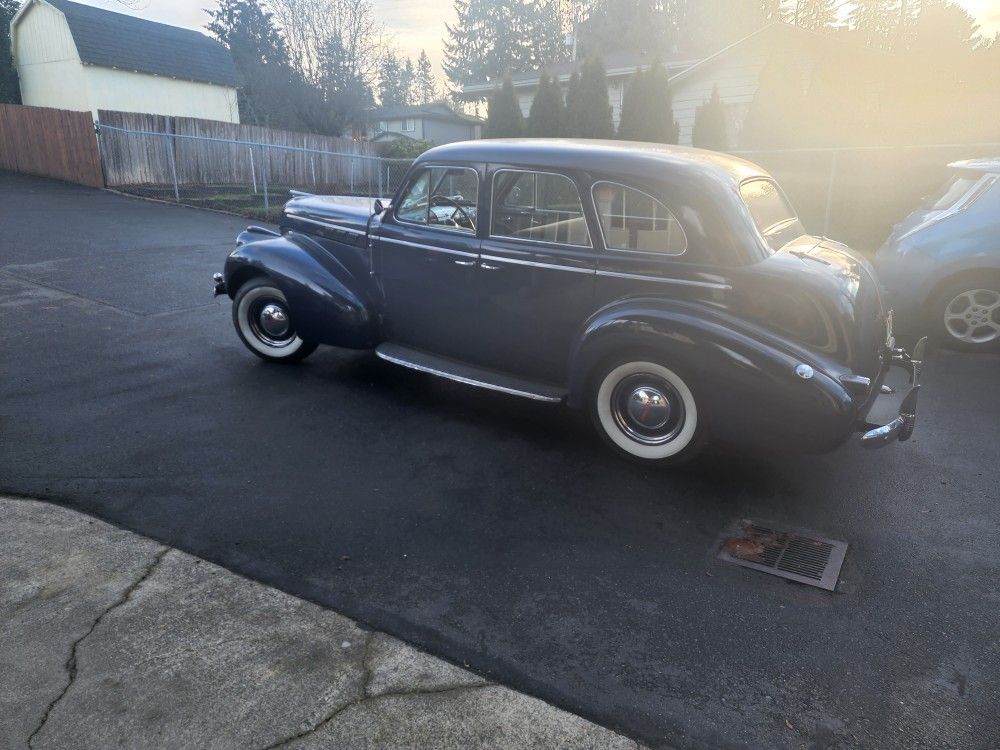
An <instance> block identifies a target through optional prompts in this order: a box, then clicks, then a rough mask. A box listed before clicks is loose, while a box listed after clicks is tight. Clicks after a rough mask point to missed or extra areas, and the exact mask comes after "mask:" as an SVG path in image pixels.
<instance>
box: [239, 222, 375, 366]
mask: <svg viewBox="0 0 1000 750" xmlns="http://www.w3.org/2000/svg"><path fill="white" fill-rule="evenodd" d="M237 242H238V246H237V248H236V249H235V250H234V251H233V252H232V253H231V254H230V255H229V257H228V258H227V260H226V267H225V272H224V277H225V282H226V289H227V291H228V293H229V296H230V297H235V296H236V293H237V291H238V289H239V287H240V286H242V285H243V284H244V283H246V282H247V281H248V280H250V279H251V278H253V277H255V276H266V277H267V278H269V279H271V280H272V281H273V282H274V284H275V285H276V286H277V287H278V288H279V289H281V291H282V292H283V293H284V295H285V297H286V298H287V300H288V307H289V310H290V312H291V315H292V320H293V321H294V323H295V328H296V331H297V332H298V334H299V335H300V336H301V337H302V338H303V339H305V340H306V341H312V342H315V343H319V344H331V345H333V346H343V347H348V348H352V349H368V348H371V347H373V346H375V345H376V344H377V343H378V338H377V336H378V316H377V312H376V308H375V305H374V304H373V302H372V299H371V295H370V294H369V290H368V289H367V288H366V282H367V279H366V280H363V281H362V280H359V279H357V278H356V277H355V276H353V275H352V274H351V273H350V272H349V271H348V270H347V268H345V267H344V266H343V265H342V264H341V263H340V262H339V261H337V259H336V258H334V257H333V256H332V255H330V254H329V253H328V252H326V251H325V250H324V249H323V248H322V247H321V246H319V245H318V244H317V243H316V242H314V241H313V240H311V239H309V238H308V237H306V236H304V235H301V234H298V233H295V232H289V233H287V234H285V235H277V234H274V233H271V232H268V231H267V230H259V229H250V230H247V231H246V232H244V233H243V234H241V235H240V237H239V239H238V241H237Z"/></svg>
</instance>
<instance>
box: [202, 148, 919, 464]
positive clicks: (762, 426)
mask: <svg viewBox="0 0 1000 750" xmlns="http://www.w3.org/2000/svg"><path fill="white" fill-rule="evenodd" d="M434 169H439V170H446V172H444V173H443V174H451V173H450V172H447V170H465V171H464V172H463V173H462V174H460V175H459V176H460V177H461V178H462V179H464V180H466V184H465V188H464V191H465V194H462V193H459V192H455V190H454V189H453V190H452V192H450V193H448V194H444V193H440V194H437V195H434V194H432V193H433V192H434V189H433V188H431V187H427V193H428V198H427V201H426V204H423V203H422V204H420V206H419V211H420V212H421V213H420V216H421V217H422V218H421V221H423V222H424V223H415V222H414V221H412V220H407V219H406V216H408V215H409V214H407V213H406V212H407V211H408V210H409V209H408V208H407V207H406V206H407V200H409V198H408V196H410V195H414V194H422V193H419V191H418V187H419V189H420V190H423V188H422V187H420V185H421V183H420V182H419V181H420V180H422V179H425V175H426V180H427V183H428V186H429V185H430V183H431V181H432V179H433V175H435V174H437V173H436V172H433V171H432V170H434ZM525 175H532V177H531V179H532V180H533V182H531V183H530V184H532V185H533V188H532V190H531V191H528V190H525V191H524V194H521V193H520V192H518V191H521V189H522V187H521V186H523V185H526V184H528V183H521V182H519V181H521V180H522V178H524V176H525ZM556 181H559V185H557V186H556V187H553V185H554V184H555V182H556ZM542 184H544V185H547V186H548V187H546V188H545V189H546V190H549V191H553V190H555V189H556V188H558V189H560V190H563V191H564V192H567V193H571V192H572V193H574V195H575V198H573V199H572V200H578V203H573V205H578V206H579V208H578V209H577V210H578V213H577V214H573V215H572V217H573V218H569V219H567V218H565V216H563V215H559V216H556V217H555V219H554V220H553V221H552V222H551V223H549V224H544V223H540V222H541V220H540V219H538V218H537V217H538V216H539V215H541V214H540V213H539V212H540V211H541V210H542V209H541V208H539V206H540V205H542V203H541V201H542V199H541V198H540V197H539V196H540V191H541V190H542V188H541V187H540V185H542ZM511 185H519V186H518V187H511ZM570 186H572V188H573V189H574V190H570ZM748 186H749V187H748ZM532 191H533V192H532ZM601 191H604V192H601ZM616 191H617V192H616ZM626 191H629V192H628V193H627V195H628V196H629V197H630V199H631V200H632V201H633V203H634V204H635V203H636V202H637V201H638V202H641V203H643V204H644V205H647V206H649V205H652V206H653V208H652V209H649V208H643V209H641V211H645V212H646V213H649V212H650V210H651V212H652V215H653V219H650V221H652V222H653V223H651V224H649V226H650V227H652V228H651V229H649V230H641V229H634V228H632V229H629V228H626V226H632V225H627V222H628V221H629V220H630V219H633V218H635V217H633V216H630V215H629V212H630V211H629V210H626V209H625V207H624V201H625V198H624V196H625V195H626ZM755 191H756V192H755ZM473 194H475V195H476V197H475V198H474V199H472V198H470V197H469V196H470V195H473ZM749 194H755V195H756V194H761V195H765V197H766V201H769V202H768V203H767V204H766V205H767V206H770V207H772V208H773V207H775V206H777V207H778V208H779V209H780V208H781V207H782V206H786V205H787V202H783V201H784V196H783V194H782V193H780V189H778V188H777V186H776V185H774V184H773V182H772V181H771V178H770V177H768V176H767V174H766V173H765V172H764V171H763V170H761V169H760V168H759V167H757V166H756V165H753V164H750V163H749V162H746V161H743V160H740V159H736V158H733V157H729V156H724V155H721V154H715V153H712V152H707V151H700V150H696V149H684V148H678V147H665V146H658V145H651V144H639V145H637V144H623V143H617V142H599V141H549V140H530V141H476V142H468V143H459V144H450V145H447V146H442V147H438V148H435V149H432V150H430V151H428V152H427V153H425V154H424V155H423V156H421V157H420V158H419V159H418V160H417V161H416V163H414V165H413V166H412V167H411V169H410V172H409V175H408V176H407V178H406V179H404V181H403V185H402V187H401V188H400V190H399V192H398V193H397V195H396V196H395V198H394V199H393V203H392V205H391V206H389V207H388V208H387V209H386V210H384V211H378V210H377V208H380V206H377V205H376V204H374V203H373V202H372V201H368V200H366V199H356V198H355V199H346V200H345V199H340V198H332V197H321V196H310V195H300V196H297V197H295V198H293V199H292V200H291V201H290V202H289V203H288V204H287V206H286V208H285V211H284V214H283V216H282V220H281V227H280V234H274V233H270V232H268V231H266V230H261V229H254V228H251V229H250V230H248V231H247V232H244V233H243V235H241V236H240V238H239V240H238V247H237V249H236V250H235V251H234V252H233V253H232V254H231V255H230V257H229V258H228V260H227V262H226V266H225V272H224V274H222V275H219V276H221V278H219V279H218V289H217V291H218V292H219V293H223V292H225V293H228V294H229V296H230V297H232V298H233V299H234V321H235V322H236V325H237V330H238V331H241V333H240V335H241V337H242V338H243V339H244V342H245V343H247V345H248V346H249V347H250V348H251V350H253V351H255V353H257V354H259V355H261V356H264V357H265V358H268V359H280V358H281V353H280V351H279V350H278V349H274V350H273V351H274V354H275V356H268V353H267V352H268V350H266V349H265V350H263V351H262V347H261V346H260V345H259V344H260V342H254V341H253V340H251V341H247V335H245V334H246V332H247V331H252V330H256V329H257V328H259V325H258V323H261V321H262V324H265V327H266V329H267V330H268V331H270V330H273V331H280V332H282V334H283V335H285V336H287V337H291V336H292V335H293V332H292V330H291V329H290V327H289V324H288V318H289V317H290V319H291V321H292V322H293V323H294V334H295V335H297V336H298V337H300V338H301V342H298V344H297V345H303V346H304V345H305V344H308V345H309V347H312V346H315V344H330V345H334V346H338V347H348V348H355V349H376V351H377V352H378V354H379V355H380V356H382V357H383V358H384V359H387V360H389V361H392V362H396V363H399V364H403V365H407V366H410V367H413V368H415V369H418V370H423V371H426V372H432V373H434V374H437V375H443V376H445V377H450V378H452V379H454V380H459V381H462V382H466V383H470V384H472V385H479V386H484V387H488V388H494V389H495V390H500V391H504V392H508V393H513V394H517V395H521V396H528V397H531V398H539V399H541V400H547V401H564V402H566V403H568V404H569V405H570V406H586V405H587V404H588V402H589V401H591V400H592V399H593V398H594V396H593V394H594V392H595V389H596V387H597V383H596V382H595V378H597V379H598V380H599V376H601V375H602V374H603V373H606V371H607V370H608V368H609V365H610V364H614V363H615V362H616V361H617V360H620V359H622V358H623V357H626V355H632V356H633V358H639V359H642V360H643V361H646V360H650V361H651V360H655V361H656V362H666V363H668V365H669V366H670V367H674V368H675V369H676V371H677V372H680V373H683V374H684V378H685V380H684V382H681V383H675V385H677V388H678V389H680V390H681V391H684V393H678V390H677V389H675V388H673V387H672V385H671V383H670V382H664V383H662V386H663V387H659V386H656V385H655V383H653V381H650V382H647V383H645V384H643V383H639V382H638V381H635V380H633V381H629V382H630V383H632V385H633V386H634V388H633V390H632V391H629V393H628V394H626V395H625V396H623V397H621V398H623V399H625V400H624V401H622V403H623V404H624V407H623V410H622V414H623V415H624V416H623V417H621V419H622V420H628V419H631V418H634V419H633V421H632V423H631V424H624V427H625V428H629V432H630V434H634V435H636V440H637V444H646V443H648V444H650V445H652V444H655V442H656V440H657V439H660V438H661V437H662V436H660V435H658V433H656V432H655V430H654V426H653V423H654V421H655V419H656V415H657V414H659V415H661V416H662V420H661V422H662V424H661V426H660V428H658V429H660V430H662V431H663V434H664V435H665V434H667V431H668V427H670V425H673V429H674V434H676V433H677V431H679V430H680V428H679V426H678V425H677V424H674V423H676V422H678V420H681V419H682V418H686V419H688V420H692V419H694V418H695V414H694V401H692V400H690V399H691V398H693V397H692V393H689V392H688V389H687V388H686V386H685V384H684V383H688V384H690V386H691V391H692V392H693V393H694V394H695V395H696V396H697V415H698V429H699V431H702V430H704V431H708V430H710V431H711V433H712V435H713V437H720V438H723V439H736V440H744V441H745V440H751V441H755V442H761V441H768V442H769V443H770V444H772V445H774V446H781V447H794V448H796V449H801V450H812V451H823V450H829V449H832V448H834V447H836V446H837V445H840V444H841V443H843V442H844V441H845V440H846V439H847V438H848V437H849V436H850V435H852V434H853V433H854V432H855V431H857V430H858V429H859V428H866V429H868V428H873V427H874V426H873V425H868V424H867V423H866V421H865V417H866V415H867V413H868V410H869V409H870V408H871V406H872V403H873V402H874V400H875V398H876V397H877V396H878V395H879V393H880V387H881V384H882V380H883V377H884V375H885V373H886V371H887V369H888V368H889V367H890V366H891V365H892V364H903V365H905V366H907V367H908V368H909V369H910V370H911V372H912V375H913V379H914V382H915V381H916V378H917V375H918V372H919V363H916V364H914V363H912V362H911V358H910V357H909V356H908V355H907V354H906V353H905V352H902V351H901V350H897V349H895V348H894V346H893V341H892V336H891V330H889V329H888V325H889V322H888V320H887V310H886V308H885V306H884V304H883V302H882V300H881V298H880V287H879V284H878V282H877V280H876V279H875V277H874V272H873V269H872V267H871V264H870V263H869V262H868V261H866V260H865V259H864V258H863V257H861V256H860V255H858V254H856V253H854V252H852V251H851V250H849V249H848V248H846V247H844V246H843V245H840V244H839V243H835V242H832V241H829V240H824V239H820V238H815V237H810V236H808V235H806V234H805V233H804V231H803V230H802V228H801V225H800V224H799V222H798V220H797V218H795V216H794V213H791V214H790V215H789V216H776V217H771V218H776V219H777V221H775V222H773V223H770V218H769V219H767V221H766V222H765V223H767V224H768V225H767V226H764V225H762V224H761V222H762V221H763V220H762V219H761V217H760V216H758V215H755V213H754V211H752V210H751V208H750V205H754V206H758V205H765V204H764V203H761V204H758V203H753V204H750V203H748V202H747V201H748V200H749V199H748V198H747V199H745V198H744V197H741V196H746V195H749ZM619 195H620V196H622V198H621V202H622V206H621V207H620V208H615V209H613V210H612V209H611V208H609V206H610V203H608V201H610V200H611V198H608V197H607V196H619ZM647 199H648V200H647ZM615 200H617V197H615ZM755 200H756V199H755ZM564 202H565V201H564ZM570 203H572V201H570ZM521 204H524V205H525V211H526V212H529V213H530V212H535V213H531V216H530V218H525V217H524V216H521V215H520V212H519V210H517V208H516V207H517V206H518V205H521ZM599 204H600V205H599ZM654 204H655V205H654ZM553 205H555V204H553ZM560 205H562V204H560ZM616 205H617V204H616ZM511 206H514V208H511ZM657 206H658V207H659V208H656V207H657ZM788 208H789V209H790V207H788ZM668 209H669V211H668ZM562 210H564V209H562V208H560V209H558V211H562ZM630 210H631V211H632V213H636V212H640V209H638V208H633V209H630ZM760 210H762V209H760ZM558 211H553V213H558ZM657 211H659V212H660V214H659V215H657ZM491 212H492V213H493V216H491ZM602 212H603V213H602ZM663 212H668V213H669V214H670V221H672V222H675V223H676V226H674V225H673V224H671V225H670V226H671V227H674V228H673V229H671V230H670V231H673V232H675V239H674V240H673V241H674V242H675V243H676V242H677V241H678V240H677V238H678V237H680V234H679V233H680V232H683V240H684V249H683V251H682V252H681V253H680V254H668V253H664V252H661V251H659V249H658V248H654V249H650V248H649V247H646V248H645V249H640V245H641V244H642V242H649V241H651V240H650V238H652V241H661V242H666V241H667V240H666V239H663V238H666V237H667V236H668V235H667V234H666V233H664V232H663V231H662V227H663V226H665V225H664V224H662V222H663ZM401 214H403V216H402V217H401ZM425 216H426V218H423V217H425ZM566 216H569V214H566ZM613 222H619V223H620V224H621V227H622V228H616V227H617V226H618V225H617V224H613ZM656 222H661V223H659V224H658V223H656ZM515 225H516V226H515ZM644 226H645V225H644ZM657 227H661V229H660V230H658V229H657ZM668 229H669V227H668ZM643 232H646V233H645V234H643ZM657 232H659V234H657ZM637 237H638V238H639V239H637ZM581 238H585V239H586V243H585V244H584V242H583V239H581ZM643 238H645V239H643ZM624 245H628V249H621V247H618V246H624ZM265 280H266V281H265ZM250 282H253V283H255V284H257V285H258V286H260V285H264V286H266V285H268V284H269V285H270V287H267V288H270V289H271V290H272V291H271V292H270V295H271V296H270V298H268V300H264V301H269V302H268V305H267V307H266V309H263V310H262V309H261V307H260V305H262V304H263V301H262V302H260V303H259V304H258V307H256V308H251V307H247V309H249V310H251V312H249V313H247V314H246V315H249V316H250V317H249V322H247V320H245V319H243V318H239V315H238V310H239V309H242V307H246V306H245V305H242V307H241V298H240V290H241V289H243V288H245V285H247V284H248V283H250ZM261 294H264V292H260V293H259V294H258V296H259V295H261ZM258 314H259V315H262V316H263V317H261V318H260V319H259V320H258V319H257V318H256V317H254V316H256V315H258ZM275 321H278V322H277V323H275ZM241 326H242V328H241ZM265 333H266V332H265ZM265 338H266V336H265ZM296 341H297V339H296ZM302 342H305V344H303V343H302ZM278 343H282V342H281V341H279V342H278ZM282 345H284V344H283V343H282ZM309 350H310V351H311V348H310V349H309ZM640 354H641V355H642V356H641V357H639V355H640ZM915 358H916V357H914V359H915ZM640 369H641V368H640ZM647 369H649V368H647ZM666 372H670V373H671V374H672V371H666ZM632 377H633V378H635V377H638V376H635V375H633V376H632ZM665 377H666V376H665ZM668 379H669V378H668ZM656 382H661V381H656ZM651 383H652V384H651ZM917 387H918V386H917ZM657 388H659V390H657ZM673 397H676V398H677V400H676V402H674V401H671V399H672V398H673ZM682 397H683V398H687V399H688V401H687V411H686V412H685V410H684V403H682V400H683V398H682ZM616 398H618V397H617V396H616ZM628 399H631V401H628ZM915 400H916V387H915V388H914V391H913V395H912V398H911V399H910V407H911V411H912V407H913V406H914V405H915ZM640 402H641V406H642V408H641V409H640V408H639V407H636V406H635V405H636V404H638V403H640ZM629 409H632V411H629ZM657 410H659V412H658V411H657ZM615 414H616V415H618V412H615ZM650 414H652V415H653V416H649V415H650ZM685 414H686V417H685V416H684V415H685ZM619 416H620V415H619ZM616 418H617V416H616ZM671 420H673V422H671ZM897 422H898V423H893V424H892V425H890V426H887V427H886V428H884V430H883V433H882V434H880V435H875V436H874V437H873V438H872V441H871V442H872V443H873V444H877V445H881V444H884V443H886V442H889V441H890V440H895V439H897V438H901V439H905V438H906V437H908V436H909V431H910V430H912V415H910V419H909V422H908V423H907V424H905V425H904V424H903V423H904V422H906V420H905V419H903V418H902V417H901V418H900V420H897ZM678 424H679V423H678ZM664 425H665V426H664ZM647 428H648V429H647ZM644 430H646V431H647V432H648V433H649V434H646V433H645V432H643V431H644ZM618 447H619V448H620V447H622V446H621V441H619V446H618ZM625 447H626V450H625V452H626V453H631V451H629V450H628V445H627V444H626V446H625ZM643 450H645V448H644V449H643ZM649 455H659V454H658V453H656V452H655V451H653V450H652V449H650V450H649V451H647V453H642V452H641V451H637V453H636V456H637V457H639V458H642V457H647V456H649Z"/></svg>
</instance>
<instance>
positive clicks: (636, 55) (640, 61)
mask: <svg viewBox="0 0 1000 750" xmlns="http://www.w3.org/2000/svg"><path fill="white" fill-rule="evenodd" d="M603 59H604V68H605V70H606V71H607V74H608V77H609V78H614V77H616V76H630V75H632V74H633V73H634V72H635V71H636V69H638V68H640V67H642V68H645V67H648V66H650V65H652V64H653V63H654V62H655V61H656V60H659V61H660V62H661V63H662V64H663V66H664V67H665V68H667V70H669V71H671V72H676V71H679V70H683V69H685V68H688V67H690V66H691V65H694V64H695V63H696V62H698V61H699V59H700V58H697V57H691V55H689V54H677V53H672V54H652V53H649V52H637V51H634V50H619V51H616V52H609V53H607V54H606V55H604V56H603ZM583 63H584V60H582V59H581V60H571V61H568V62H561V63H555V64H553V65H547V66H546V67H545V68H544V70H534V71H530V72H527V73H514V74H513V75H511V81H512V82H513V84H514V86H519V85H521V86H529V85H534V84H536V83H538V79H539V78H541V75H542V73H543V72H545V73H548V74H549V75H550V76H553V77H555V78H557V79H559V80H560V81H566V80H569V77H570V76H571V75H573V73H576V72H579V71H580V68H581V67H583ZM499 83H500V81H499V80H495V81H477V82H476V83H472V84H469V85H468V86H465V87H464V88H463V90H462V93H463V94H473V93H480V92H484V91H492V90H493V89H494V88H496V87H497V85H498V84H499Z"/></svg>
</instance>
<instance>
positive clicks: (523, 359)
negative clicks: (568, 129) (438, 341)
mask: <svg viewBox="0 0 1000 750" xmlns="http://www.w3.org/2000/svg"><path fill="white" fill-rule="evenodd" d="M487 182H488V184H489V185H490V188H491V190H490V193H491V196H492V197H491V202H490V216H489V223H490V225H489V227H488V233H487V234H486V235H485V236H484V239H483V244H482V249H481V252H480V271H479V285H480V300H481V305H482V310H481V313H480V320H481V328H482V332H483V335H482V338H481V339H480V350H479V356H480V357H481V358H482V359H483V360H484V361H485V363H486V364H487V365H488V366H492V367H494V368H495V369H500V370H505V371H508V372H512V373H514V374H517V375H520V376H523V377H528V378H532V379H536V380H539V381H541V382H547V383H552V384H562V383H564V382H565V381H566V378H567V362H568V359H569V351H570V346H571V344H572V342H573V340H574V339H575V337H576V335H577V333H578V331H579V329H580V326H581V324H582V323H583V322H584V320H585V319H586V318H587V316H588V315H589V314H590V312H591V309H592V306H593V290H594V276H595V272H596V262H597V261H596V255H595V253H594V247H593V242H592V241H591V228H590V226H589V224H588V219H587V217H586V215H585V213H584V210H583V205H582V202H581V200H580V191H579V189H578V187H577V184H576V182H575V181H574V179H573V178H572V177H570V176H569V175H568V174H563V173H557V172H549V171H543V170H532V169H523V168H510V167H491V168H490V169H489V170H488V171H487ZM485 229H486V227H484V230H485Z"/></svg>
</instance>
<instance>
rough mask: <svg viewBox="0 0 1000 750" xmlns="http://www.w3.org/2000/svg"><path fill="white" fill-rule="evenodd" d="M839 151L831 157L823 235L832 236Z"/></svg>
mask: <svg viewBox="0 0 1000 750" xmlns="http://www.w3.org/2000/svg"><path fill="white" fill-rule="evenodd" d="M838 153H839V152H838V151H834V152H833V156H832V157H831V159H830V181H829V182H828V183H827V186H826V215H825V216H824V218H823V236H824V237H829V236H830V217H831V215H832V213H833V186H834V183H835V182H836V180H837V155H838Z"/></svg>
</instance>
